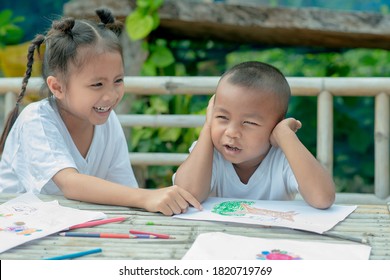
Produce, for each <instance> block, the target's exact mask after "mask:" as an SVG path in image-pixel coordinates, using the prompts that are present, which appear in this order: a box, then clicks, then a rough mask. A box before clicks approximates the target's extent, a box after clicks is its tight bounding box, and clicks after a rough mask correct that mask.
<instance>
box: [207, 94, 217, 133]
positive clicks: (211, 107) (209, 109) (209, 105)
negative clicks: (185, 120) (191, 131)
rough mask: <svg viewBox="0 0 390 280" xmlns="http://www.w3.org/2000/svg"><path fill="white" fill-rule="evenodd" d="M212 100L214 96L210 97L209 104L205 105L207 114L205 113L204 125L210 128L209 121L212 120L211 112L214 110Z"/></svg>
mask: <svg viewBox="0 0 390 280" xmlns="http://www.w3.org/2000/svg"><path fill="white" fill-rule="evenodd" d="M214 99H215V94H214V95H213V96H211V98H210V100H209V103H208V105H207V113H206V123H205V125H206V124H207V125H208V126H211V120H212V118H213V110H214Z"/></svg>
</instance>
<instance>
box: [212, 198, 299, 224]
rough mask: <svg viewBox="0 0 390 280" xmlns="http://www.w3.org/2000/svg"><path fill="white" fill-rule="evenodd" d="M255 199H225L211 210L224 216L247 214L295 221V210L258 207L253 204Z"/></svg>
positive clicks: (248, 215)
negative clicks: (284, 210) (274, 209)
mask: <svg viewBox="0 0 390 280" xmlns="http://www.w3.org/2000/svg"><path fill="white" fill-rule="evenodd" d="M254 203H255V202H254V201H242V200H236V201H224V202H221V203H218V204H216V205H214V206H213V209H212V210H211V212H213V213H217V214H219V215H223V216H247V217H251V218H255V219H258V220H273V221H276V220H278V219H281V220H288V221H292V222H293V221H294V216H295V215H297V214H298V213H296V212H295V211H286V212H283V211H273V210H268V209H264V208H256V207H253V206H252V205H253V204H254Z"/></svg>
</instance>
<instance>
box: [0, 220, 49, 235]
mask: <svg viewBox="0 0 390 280" xmlns="http://www.w3.org/2000/svg"><path fill="white" fill-rule="evenodd" d="M0 231H6V232H11V233H15V234H17V235H24V236H29V235H31V234H33V233H34V232H39V231H42V230H41V229H35V228H29V227H27V226H26V224H25V223H24V222H15V223H14V224H13V225H12V226H9V227H5V228H0Z"/></svg>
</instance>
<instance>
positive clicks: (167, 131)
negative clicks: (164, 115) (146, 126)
mask: <svg viewBox="0 0 390 280" xmlns="http://www.w3.org/2000/svg"><path fill="white" fill-rule="evenodd" d="M180 135H181V128H179V127H162V128H160V129H159V130H158V138H160V140H161V141H166V142H176V141H177V139H179V137H180Z"/></svg>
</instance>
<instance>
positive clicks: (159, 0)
mask: <svg viewBox="0 0 390 280" xmlns="http://www.w3.org/2000/svg"><path fill="white" fill-rule="evenodd" d="M163 3H164V0H152V1H151V3H150V9H151V10H152V11H156V10H157V9H158V8H160V7H161V5H162V4H163Z"/></svg>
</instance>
